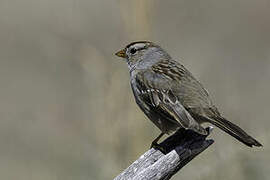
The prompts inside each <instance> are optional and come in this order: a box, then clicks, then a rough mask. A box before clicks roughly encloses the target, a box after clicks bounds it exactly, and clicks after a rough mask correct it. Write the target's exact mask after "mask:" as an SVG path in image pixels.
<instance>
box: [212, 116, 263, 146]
mask: <svg viewBox="0 0 270 180" xmlns="http://www.w3.org/2000/svg"><path fill="white" fill-rule="evenodd" d="M210 123H212V124H213V125H215V126H217V127H218V128H220V129H222V130H223V131H225V132H226V133H228V134H230V135H231V136H233V137H234V138H236V139H238V140H239V141H241V142H242V143H244V144H245V145H247V146H249V147H252V146H262V144H261V143H259V142H258V141H257V140H256V139H254V138H253V137H251V136H249V135H248V134H247V133H246V132H245V131H244V130H243V129H241V128H240V127H238V126H237V125H235V124H233V123H231V122H230V121H228V120H226V119H225V118H223V117H216V118H215V119H214V120H211V121H210Z"/></svg>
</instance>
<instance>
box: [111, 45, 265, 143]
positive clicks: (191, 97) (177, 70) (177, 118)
mask: <svg viewBox="0 0 270 180" xmlns="http://www.w3.org/2000/svg"><path fill="white" fill-rule="evenodd" d="M115 55H116V56H118V57H121V58H124V59H125V61H126V63H127V65H128V68H129V73H130V84H131V88H132V91H133V94H134V97H135V101H136V103H137V104H138V106H139V107H140V109H141V110H142V111H143V112H144V113H145V115H146V116H147V117H148V118H149V119H150V120H151V121H152V122H153V123H154V124H155V125H156V126H157V127H158V128H159V129H160V130H161V133H160V135H159V136H158V137H157V138H155V139H154V141H153V142H152V144H151V147H156V146H158V141H159V139H160V138H161V137H162V136H163V135H164V134H170V133H172V132H175V131H177V130H178V129H179V128H185V129H189V130H192V131H194V132H196V133H199V134H201V135H207V134H208V132H207V131H206V130H205V129H204V127H203V126H202V125H201V124H202V123H210V124H213V125H215V126H217V127H218V128H220V129H221V130H223V131H225V132H226V133H228V134H229V135H231V136H233V137H234V138H236V139H237V140H239V141H240V142H242V143H244V144H245V145H247V146H249V147H252V146H262V144H261V143H259V142H258V141H257V140H256V139H254V138H253V137H251V136H250V135H249V134H247V133H246V132H245V131H244V130H243V129H241V128H240V127H239V126H237V125H235V124H234V123H232V122H230V121H228V120H227V119H225V118H224V117H223V116H222V115H221V114H220V113H219V111H218V109H217V108H216V106H215V105H214V104H213V102H212V100H211V98H210V96H209V93H208V91H207V90H206V89H205V88H204V87H203V85H202V84H201V83H200V82H199V81H198V80H197V79H196V78H195V77H194V76H193V75H192V74H191V73H190V71H188V70H187V69H186V68H185V67H184V66H183V65H182V64H180V63H179V62H178V61H176V60H174V59H173V58H172V57H171V56H170V55H169V54H168V53H167V52H166V51H165V50H164V49H162V48H161V47H160V46H159V45H157V44H155V43H153V42H149V41H137V42H132V43H130V44H128V45H127V46H126V47H125V48H124V49H122V50H120V51H118V52H117V53H116V54H115Z"/></svg>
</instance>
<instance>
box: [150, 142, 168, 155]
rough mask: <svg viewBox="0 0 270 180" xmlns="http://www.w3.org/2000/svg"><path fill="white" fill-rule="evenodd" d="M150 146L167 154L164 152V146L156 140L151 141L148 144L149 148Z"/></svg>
mask: <svg viewBox="0 0 270 180" xmlns="http://www.w3.org/2000/svg"><path fill="white" fill-rule="evenodd" d="M151 148H154V149H156V150H159V151H161V152H162V153H163V154H167V152H166V150H165V148H164V147H162V146H161V145H160V144H158V143H157V142H154V141H153V142H152V143H151V146H150V149H151Z"/></svg>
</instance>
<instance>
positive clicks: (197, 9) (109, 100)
mask: <svg viewBox="0 0 270 180" xmlns="http://www.w3.org/2000/svg"><path fill="white" fill-rule="evenodd" d="M269 9H270V1H268V0H257V1H251V0H226V1H225V0H218V1H217V0H215V1H214V0H209V1H195V0H170V1H162V0H147V1H146V0H137V1H126V0H111V1H105V0H103V1H101V0H88V1H85V0H46V1H45V0H24V1H20V0H13V1H10V0H0V179H7V180H8V179H20V180H32V179H33V180H62V179H63V180H74V179H78V180H90V179H91V180H92V179H93V180H103V179H112V178H113V177H114V176H116V175H117V174H118V173H120V172H121V171H122V170H123V169H125V168H126V167H127V166H128V165H129V164H130V163H131V162H133V161H134V160H135V159H137V158H138V157H139V155H140V154H142V153H143V152H144V151H146V150H147V149H148V148H149V146H150V143H151V141H152V140H153V139H154V138H155V137H156V136H157V135H158V133H159V130H158V129H157V128H156V127H155V126H154V125H153V124H152V123H151V122H150V121H149V120H147V119H146V117H145V116H144V114H143V113H142V112H141V111H140V110H139V108H138V107H137V106H136V104H135V102H134V99H133V95H132V92H131V89H130V85H129V73H128V69H127V67H126V65H125V63H124V62H123V61H122V60H121V59H119V58H117V57H115V56H114V53H115V52H116V51H117V50H119V49H120V48H122V47H124V46H125V45H126V44H128V43H129V42H131V41H135V40H151V41H154V42H156V43H158V44H160V45H161V46H162V47H163V48H164V49H166V50H167V51H168V52H169V53H170V54H171V55H172V56H173V57H175V58H176V59H179V60H180V59H182V60H181V62H182V63H183V64H184V65H185V66H186V67H187V68H188V69H190V71H191V72H193V74H194V75H195V76H196V77H197V78H198V79H200V81H201V82H202V83H203V84H204V85H205V87H207V89H208V90H209V91H210V94H211V95H212V97H213V100H214V102H215V103H216V105H217V107H219V109H220V111H221V112H222V113H223V114H224V116H225V117H227V118H228V119H230V120H231V121H233V122H235V123H236V124H238V125H240V126H241V127H242V128H244V129H245V130H246V131H247V132H249V133H250V134H251V135H253V136H254V137H256V139H258V140H259V141H260V142H261V143H262V144H263V145H264V147H263V148H253V149H251V148H248V147H246V146H244V145H242V144H240V143H238V142H237V141H236V140H234V139H233V138H231V137H230V136H228V135H225V134H224V133H223V132H221V131H220V130H218V129H217V128H215V130H214V132H213V134H212V135H211V138H214V139H215V141H216V142H215V143H214V144H213V145H212V146H211V147H210V148H209V149H207V150H206V151H205V152H204V153H202V154H201V155H200V156H199V157H197V158H196V159H194V160H193V161H192V162H191V163H190V164H188V165H187V166H186V167H185V168H184V169H182V170H181V171H180V172H179V173H178V174H177V175H176V176H175V177H174V178H173V179H192V180H206V179H207V180H212V179H213V180H214V179H215V180H216V179H219V180H223V179H224V180H225V179H237V180H254V179H260V180H266V179H269V175H270V165H269V164H270V155H269V154H270V148H269V145H270V143H269V139H270V130H269V126H270V121H269V119H270V118H269V110H270V95H269V91H270V82H269V78H270V34H269V32H270V20H269V17H270V11H269Z"/></svg>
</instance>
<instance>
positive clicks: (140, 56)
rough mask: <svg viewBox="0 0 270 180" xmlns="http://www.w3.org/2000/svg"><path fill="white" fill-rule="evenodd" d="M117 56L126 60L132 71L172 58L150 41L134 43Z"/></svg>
mask: <svg viewBox="0 0 270 180" xmlns="http://www.w3.org/2000/svg"><path fill="white" fill-rule="evenodd" d="M115 55H116V56H118V57H121V58H124V59H125V60H126V62H127V64H128V67H129V69H130V70H133V69H134V68H136V69H145V68H148V67H149V66H152V65H153V64H155V63H157V62H159V61H161V60H164V58H166V59H168V58H170V56H169V55H168V54H167V53H166V51H164V50H163V49H162V48H161V47H160V46H158V45H156V44H154V43H152V42H149V41H136V42H132V43H130V44H128V45H127V46H126V47H125V48H124V49H122V50H120V51H118V52H117V53H115Z"/></svg>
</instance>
